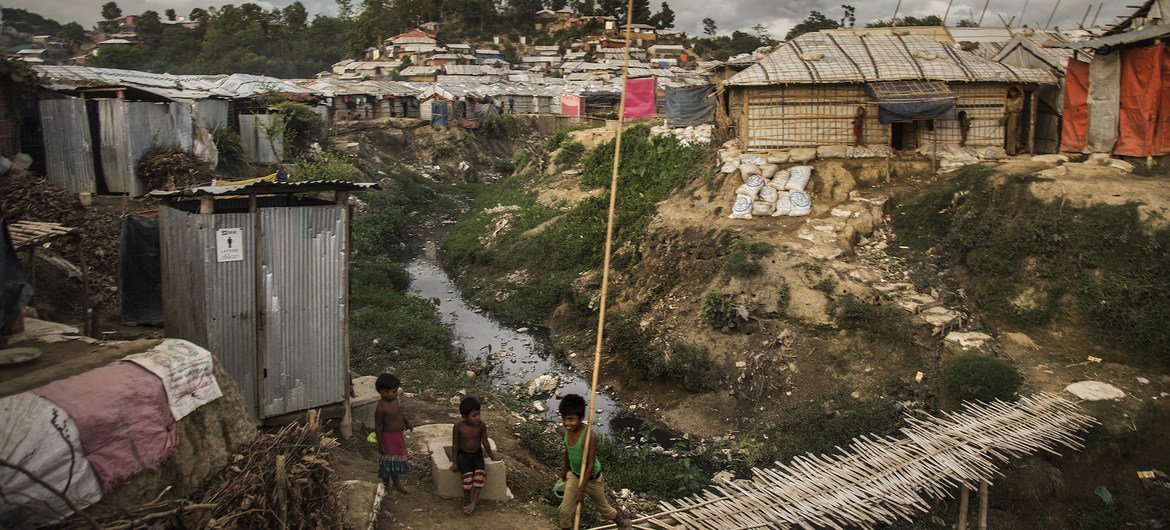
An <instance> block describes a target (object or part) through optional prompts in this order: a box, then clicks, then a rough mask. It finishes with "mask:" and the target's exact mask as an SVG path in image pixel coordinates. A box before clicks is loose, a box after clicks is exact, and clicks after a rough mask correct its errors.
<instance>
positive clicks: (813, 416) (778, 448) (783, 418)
mask: <svg viewBox="0 0 1170 530" xmlns="http://www.w3.org/2000/svg"><path fill="white" fill-rule="evenodd" d="M806 397H807V396H806ZM901 422H902V415H901V414H900V413H899V412H898V410H897V409H896V408H895V407H894V404H893V403H892V402H890V401H888V400H877V399H856V398H854V397H852V396H850V395H849V394H848V393H847V391H845V390H838V391H834V392H832V393H830V394H828V395H825V396H819V397H817V399H812V400H810V401H801V402H799V404H797V405H796V406H795V407H793V408H790V409H789V408H786V409H785V410H784V412H783V413H782V414H779V415H777V416H776V417H775V420H773V421H769V422H761V423H759V424H758V425H757V427H756V428H755V429H754V430H752V431H751V432H750V433H747V434H746V436H748V437H750V438H751V439H752V440H754V443H751V444H749V445H748V447H747V449H750V450H748V451H745V452H744V453H743V454H741V455H740V456H739V458H741V459H743V462H744V464H745V466H770V465H771V464H772V462H776V461H780V462H788V461H789V460H791V459H792V457H794V456H797V455H804V454H807V453H812V454H818V455H819V454H836V453H837V452H838V451H837V447H838V446H840V447H846V446H847V445H849V442H850V441H851V440H852V439H853V438H855V437H857V436H860V435H862V434H871V433H872V434H874V435H877V436H883V435H891V434H893V433H894V432H896V431H897V429H898V427H899V425H901Z"/></svg>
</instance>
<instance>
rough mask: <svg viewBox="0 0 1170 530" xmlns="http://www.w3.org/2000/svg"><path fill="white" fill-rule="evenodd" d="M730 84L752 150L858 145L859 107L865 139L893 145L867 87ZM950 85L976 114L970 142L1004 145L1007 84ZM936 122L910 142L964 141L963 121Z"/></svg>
mask: <svg viewBox="0 0 1170 530" xmlns="http://www.w3.org/2000/svg"><path fill="white" fill-rule="evenodd" d="M729 88H730V89H731V90H732V91H733V95H732V98H731V105H730V109H729V110H730V114H731V116H730V117H731V119H732V120H733V122H734V123H735V124H736V127H737V130H739V132H740V143H741V145H745V146H746V150H747V151H767V150H769V149H785V148H791V147H815V146H821V145H850V144H852V143H853V112H854V111H855V110H856V109H857V107H858V106H864V107H865V109H866V114H865V124H864V126H863V128H862V136H863V143H864V144H865V145H886V144H887V143H888V136H887V135H888V126H887V125H882V124H881V123H879V122H878V108H877V103H876V102H874V101H873V100H872V99H870V97H869V94H868V93H867V92H866V90H865V86H864V85H857V84H829V85H774V86H767V87H754V86H753V87H729ZM950 88H951V90H952V91H953V92H954V93H955V95H956V96H957V97H958V105H957V106H958V110H961V111H966V112H967V115H968V116H969V117H970V118H971V130H970V131H969V132H968V135H967V145H968V146H971V147H985V146H1002V145H1003V141H1004V124H1003V121H1004V120H1003V101H1004V96H1005V94H1006V91H1007V87H1006V85H1002V84H995V83H974V84H966V83H950ZM745 100H746V102H747V110H746V112H745V110H744V102H745ZM934 125H935V126H934V131H927V130H926V127H925V126H920V127H918V133H917V134H918V138H917V141H913V142H908V145H922V144H924V143H930V142H933V141H937V142H938V143H940V144H943V145H958V143H959V138H960V134H959V121H958V119H951V120H937V121H935V124H934Z"/></svg>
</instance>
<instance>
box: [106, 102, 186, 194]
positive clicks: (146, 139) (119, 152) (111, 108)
mask: <svg viewBox="0 0 1170 530" xmlns="http://www.w3.org/2000/svg"><path fill="white" fill-rule="evenodd" d="M97 104H98V119H99V121H100V124H101V127H100V130H101V155H102V157H101V158H102V171H103V173H104V175H105V180H106V188H108V189H109V190H110V191H112V192H114V193H129V194H131V195H133V196H135V197H137V196H141V195H144V194H145V193H146V192H147V191H149V190H147V189H146V188H145V186H144V185H143V183H142V182H141V180H140V179H139V178H138V176H137V173H136V171H137V166H138V160H139V159H140V158H142V155H144V154H146V152H147V151H150V150H151V149H152V148H155V147H165V146H173V147H177V148H179V149H183V150H185V151H190V150H191V148H192V145H193V139H192V138H193V136H192V108H191V104H190V103H186V102H180V101H172V102H169V103H147V102H140V101H123V100H118V99H103V100H99V101H98V102H97Z"/></svg>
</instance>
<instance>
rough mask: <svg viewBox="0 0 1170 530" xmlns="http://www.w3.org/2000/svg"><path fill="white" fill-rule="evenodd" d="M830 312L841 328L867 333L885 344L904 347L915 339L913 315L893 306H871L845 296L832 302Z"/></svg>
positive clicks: (855, 298)
mask: <svg viewBox="0 0 1170 530" xmlns="http://www.w3.org/2000/svg"><path fill="white" fill-rule="evenodd" d="M829 310H830V312H831V313H832V314H834V315H836V318H837V323H838V324H839V325H840V326H841V327H842V328H845V329H857V330H861V331H864V332H865V333H867V334H868V335H869V336H870V337H872V338H873V339H875V340H877V341H879V342H881V343H884V344H896V343H902V344H905V343H908V342H909V341H910V340H912V339H913V337H914V324H913V323H912V322H911V321H910V316H909V315H908V314H907V313H906V312H905V311H903V310H902V309H901V308H898V307H895V306H894V305H892V304H871V303H868V302H866V301H864V300H860V299H858V298H857V297H856V296H853V295H852V294H846V295H844V296H841V297H840V298H838V299H836V300H834V301H833V302H831V303H830V306H829Z"/></svg>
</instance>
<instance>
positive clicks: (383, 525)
mask: <svg viewBox="0 0 1170 530" xmlns="http://www.w3.org/2000/svg"><path fill="white" fill-rule="evenodd" d="M407 390H408V391H409V390H410V389H409V388H408V387H407ZM450 398H451V396H441V395H438V394H436V393H434V392H431V391H423V392H421V393H419V394H418V395H413V396H410V397H404V398H403V409H404V410H405V412H406V414H407V416H408V417H409V418H410V420H411V421H412V422H413V423H414V424H416V425H425V424H431V423H452V422H454V421H455V418H452V417H451V415H452V414H455V410H456V407H455V406H453V405H451V404H450V402H449V399H450ZM481 399H483V398H481ZM486 401H487V402H485V403H484V409H483V416H484V419H485V421H487V422H488V425H489V433H490V435H491V437H492V439H493V440H495V442H496V446H497V448H498V450H497V454H498V456H500V457H501V458H503V459H504V461H505V462H506V464H507V466H508V486H509V488H510V489H511V490H512V492H513V495H515V496H516V498H515V499H513V500H510V501H507V502H491V501H483V502H481V503H480V505H479V509H478V510H477V511H476V513H475V514H474V515H471V516H470V517H469V516H465V515H464V514H463V511H462V508H463V502H462V499H445V498H442V497H439V496H438V494H437V493H436V492H435V486H434V481H433V480H432V479H431V470H430V457H429V455H428V454H427V453H426V452H425V451H424V450H423V449H422V443H423V441H422V440H421V436H412V434H411V433H408V434H407V445H408V446H409V448H410V467H411V474H410V475H408V476H407V477H406V478H405V479H404V481H403V483H404V485H405V486H406V487H407V489H409V490H410V491H411V493H410V494H409V495H402V494H399V493H398V492H396V491H390V492H388V493H387V494H386V497H385V499H383V501H382V511H381V513H380V515H379V517H378V525H377V528H379V529H387V530H388V529H402V528H416V529H423V528H471V529H485V530H486V529H502V528H524V529H543V528H556V523H555V522H554V521H553V520H552V519H551V517H550V514H552V513H553V512H552V511H551V509H548V508H544V510H545V511H542V507H541V506H540V501H539V500H537V501H533V500H531V499H532V497H533V494H532V491H539V490H538V489H537V488H541V487H543V486H544V484H545V483H546V482H547V483H548V485H549V486H551V484H552V480H553V472H552V470H551V468H549V467H547V465H545V463H542V462H539V461H537V460H535V459H534V458H533V457H532V456H531V455H530V454H529V453H528V452H527V451H525V450H524V449H523V448H522V447H520V442H519V440H518V439H517V438H516V436H515V435H514V434H513V433H512V430H511V428H512V426H513V425H514V424H515V423H517V421H518V420H517V419H516V418H515V417H513V416H512V415H511V414H509V413H507V412H504V411H503V407H502V404H501V403H498V402H495V401H494V399H493V398H488V399H487V400H486ZM488 407H491V408H488ZM456 416H457V414H456ZM367 434H368V433H366V432H355V433H354V438H353V439H352V440H349V441H347V442H344V443H343V444H342V447H341V448H339V449H338V450H337V451H336V452H335V453H334V457H333V465H334V470H335V472H336V475H337V479H338V480H339V481H343V480H361V481H365V482H372V483H373V482H377V480H378V479H377V473H376V472H377V467H378V452H377V449H376V448H375V447H374V445H372V444H370V443H368V442H367V441H366V440H365V437H366V435H367Z"/></svg>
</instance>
